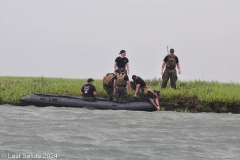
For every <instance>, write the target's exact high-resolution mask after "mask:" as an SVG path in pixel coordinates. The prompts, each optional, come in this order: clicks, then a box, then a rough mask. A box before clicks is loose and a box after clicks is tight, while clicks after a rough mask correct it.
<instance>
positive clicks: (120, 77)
mask: <svg viewBox="0 0 240 160" xmlns="http://www.w3.org/2000/svg"><path fill="white" fill-rule="evenodd" d="M113 84H114V100H113V101H115V102H118V101H119V98H120V97H121V100H122V102H127V101H128V97H127V89H126V86H128V91H129V93H130V92H131V87H130V81H129V78H128V75H127V74H126V73H125V70H123V69H122V70H120V73H117V75H116V76H115V77H114V82H113Z"/></svg>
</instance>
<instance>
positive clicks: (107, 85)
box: [103, 73, 115, 101]
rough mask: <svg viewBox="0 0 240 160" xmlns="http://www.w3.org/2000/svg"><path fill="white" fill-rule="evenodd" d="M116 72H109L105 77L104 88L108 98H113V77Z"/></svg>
mask: <svg viewBox="0 0 240 160" xmlns="http://www.w3.org/2000/svg"><path fill="white" fill-rule="evenodd" d="M114 77H115V73H108V74H106V76H104V77H103V89H104V90H105V91H106V92H107V95H108V100H110V101H112V100H113V78H114Z"/></svg>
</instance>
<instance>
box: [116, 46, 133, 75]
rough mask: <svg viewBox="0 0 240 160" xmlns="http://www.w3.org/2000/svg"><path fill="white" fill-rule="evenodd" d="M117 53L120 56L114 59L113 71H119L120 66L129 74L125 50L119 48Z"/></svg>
mask: <svg viewBox="0 0 240 160" xmlns="http://www.w3.org/2000/svg"><path fill="white" fill-rule="evenodd" d="M119 54H120V56H119V57H117V58H116V59H115V63H114V72H115V71H117V72H118V73H119V70H120V69H121V68H124V69H125V70H126V71H127V74H129V73H130V68H129V60H128V58H127V57H126V51H125V50H121V51H120V53H119Z"/></svg>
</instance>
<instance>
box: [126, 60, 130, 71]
mask: <svg viewBox="0 0 240 160" xmlns="http://www.w3.org/2000/svg"><path fill="white" fill-rule="evenodd" d="M126 67H127V73H128V74H130V65H129V62H128V63H127V64H126Z"/></svg>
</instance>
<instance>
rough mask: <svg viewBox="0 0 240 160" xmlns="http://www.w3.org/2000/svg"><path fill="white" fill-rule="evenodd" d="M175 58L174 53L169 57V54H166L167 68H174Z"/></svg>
mask: <svg viewBox="0 0 240 160" xmlns="http://www.w3.org/2000/svg"><path fill="white" fill-rule="evenodd" d="M176 64H177V63H176V59H175V55H173V57H171V56H170V55H168V61H167V63H166V68H167V69H175V68H176Z"/></svg>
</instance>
